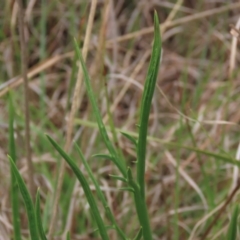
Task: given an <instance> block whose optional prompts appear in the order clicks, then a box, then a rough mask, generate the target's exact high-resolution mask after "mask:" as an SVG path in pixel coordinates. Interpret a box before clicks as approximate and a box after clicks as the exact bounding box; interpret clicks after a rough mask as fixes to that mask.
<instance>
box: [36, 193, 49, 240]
mask: <svg viewBox="0 0 240 240" xmlns="http://www.w3.org/2000/svg"><path fill="white" fill-rule="evenodd" d="M35 212H36V220H37V227H38V233H39V236H40V238H41V240H47V237H46V235H45V232H44V230H43V226H42V219H41V210H40V194H39V189H38V191H37V196H36V204H35Z"/></svg>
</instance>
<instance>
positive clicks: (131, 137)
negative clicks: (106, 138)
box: [121, 132, 137, 147]
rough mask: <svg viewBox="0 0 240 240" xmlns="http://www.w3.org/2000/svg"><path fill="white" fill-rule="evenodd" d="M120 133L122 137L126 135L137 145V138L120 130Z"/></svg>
mask: <svg viewBox="0 0 240 240" xmlns="http://www.w3.org/2000/svg"><path fill="white" fill-rule="evenodd" d="M121 134H122V135H123V136H124V137H126V138H127V139H128V140H130V141H131V142H132V143H133V144H134V145H135V146H136V147H137V140H136V139H135V138H134V137H133V136H131V135H129V134H128V133H126V132H121Z"/></svg>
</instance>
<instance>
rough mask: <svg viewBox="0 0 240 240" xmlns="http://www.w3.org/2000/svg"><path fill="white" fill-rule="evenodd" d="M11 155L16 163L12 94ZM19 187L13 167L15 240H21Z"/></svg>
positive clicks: (10, 100)
mask: <svg viewBox="0 0 240 240" xmlns="http://www.w3.org/2000/svg"><path fill="white" fill-rule="evenodd" d="M9 155H10V156H11V157H12V160H13V161H14V163H15V162H16V148H15V140H14V107H13V102H12V93H11V92H9ZM18 191H19V189H18V185H17V180H16V178H15V175H14V171H13V169H12V167H11V204H12V218H13V229H14V239H15V240H21V225H20V216H19V198H18Z"/></svg>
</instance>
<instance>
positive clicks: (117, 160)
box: [74, 40, 127, 177]
mask: <svg viewBox="0 0 240 240" xmlns="http://www.w3.org/2000/svg"><path fill="white" fill-rule="evenodd" d="M74 44H75V50H76V53H77V56H78V59H79V60H80V62H81V65H82V70H83V74H84V80H85V84H86V88H87V93H88V97H89V99H90V101H91V105H92V107H93V112H94V114H95V117H96V120H97V123H98V128H99V131H100V133H101V136H102V138H103V141H104V143H105V145H106V147H107V149H108V151H109V153H110V154H111V155H112V157H113V158H114V163H115V164H116V166H117V167H118V169H119V170H120V172H121V173H122V174H123V176H124V177H126V175H127V173H126V164H125V162H124V161H122V159H121V158H119V157H118V154H117V151H116V150H115V148H114V145H113V144H112V142H111V141H110V139H109V137H108V134H107V130H106V128H105V125H104V124H103V121H102V118H101V114H100V111H99V109H98V106H97V103H96V100H95V97H94V94H93V90H92V87H91V83H90V77H89V75H88V72H87V68H86V66H85V63H84V60H83V58H82V55H81V52H80V49H79V47H78V44H77V41H76V40H74Z"/></svg>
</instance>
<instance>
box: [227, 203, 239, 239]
mask: <svg viewBox="0 0 240 240" xmlns="http://www.w3.org/2000/svg"><path fill="white" fill-rule="evenodd" d="M238 212H239V208H238V205H237V206H236V207H235V208H234V210H233V214H232V218H231V221H230V224H229V227H228V232H227V236H226V239H228V240H235V239H237V238H236V237H237V226H238V221H237V220H238Z"/></svg>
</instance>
